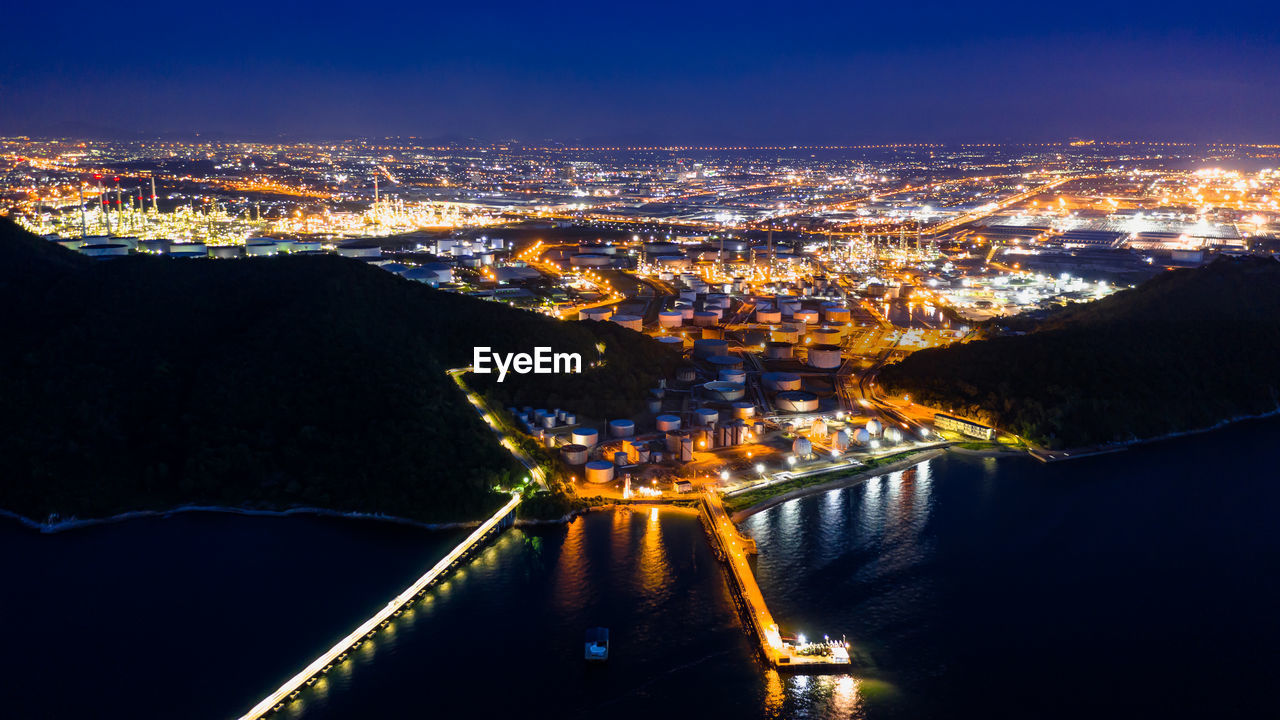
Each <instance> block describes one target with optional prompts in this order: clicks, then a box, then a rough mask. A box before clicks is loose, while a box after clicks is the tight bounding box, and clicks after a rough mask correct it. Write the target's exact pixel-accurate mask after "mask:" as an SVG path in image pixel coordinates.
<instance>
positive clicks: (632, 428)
mask: <svg viewBox="0 0 1280 720" xmlns="http://www.w3.org/2000/svg"><path fill="white" fill-rule="evenodd" d="M635 434H636V424H635V423H634V422H632V421H630V420H625V419H624V420H610V421H609V435H610V436H611V437H616V438H626V437H631V436H632V435H635Z"/></svg>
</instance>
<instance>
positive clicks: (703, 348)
mask: <svg viewBox="0 0 1280 720" xmlns="http://www.w3.org/2000/svg"><path fill="white" fill-rule="evenodd" d="M728 352H729V343H728V342H726V341H724V340H714V339H710V338H708V339H703V340H694V341H693V356H694V357H699V358H703V359H706V358H709V357H713V356H715V355H725V354H727V353H728Z"/></svg>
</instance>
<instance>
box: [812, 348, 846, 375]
mask: <svg viewBox="0 0 1280 720" xmlns="http://www.w3.org/2000/svg"><path fill="white" fill-rule="evenodd" d="M809 367H811V368H815V369H817V370H835V369H836V368H838V367H840V346H839V345H826V344H819V345H813V346H810V348H809Z"/></svg>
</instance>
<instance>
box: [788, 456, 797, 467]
mask: <svg viewBox="0 0 1280 720" xmlns="http://www.w3.org/2000/svg"><path fill="white" fill-rule="evenodd" d="M787 464H788V465H791V466H793V467H794V466H795V464H796V456H795V455H792V456H791V457H788V458H787Z"/></svg>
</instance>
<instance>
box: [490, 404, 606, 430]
mask: <svg viewBox="0 0 1280 720" xmlns="http://www.w3.org/2000/svg"><path fill="white" fill-rule="evenodd" d="M510 412H511V414H512V415H513V416H515V419H516V420H517V421H518V422H519V423H520V424H521V425H523V426H524V429H525V430H526V431H527V432H528V433H529V434H531V435H535V436H542V435H545V434H546V431H547V430H554V429H556V428H558V427H564V426H566V425H575V424H577V422H578V416H577V415H575V414H573V413H571V412H569V411H568V410H561V409H560V408H556V409H555V410H544V409H542V408H537V409H534V408H532V407H528V406H526V407H524V408H510ZM575 432H576V431H575ZM591 432H595V431H594V430H592V431H591Z"/></svg>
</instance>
